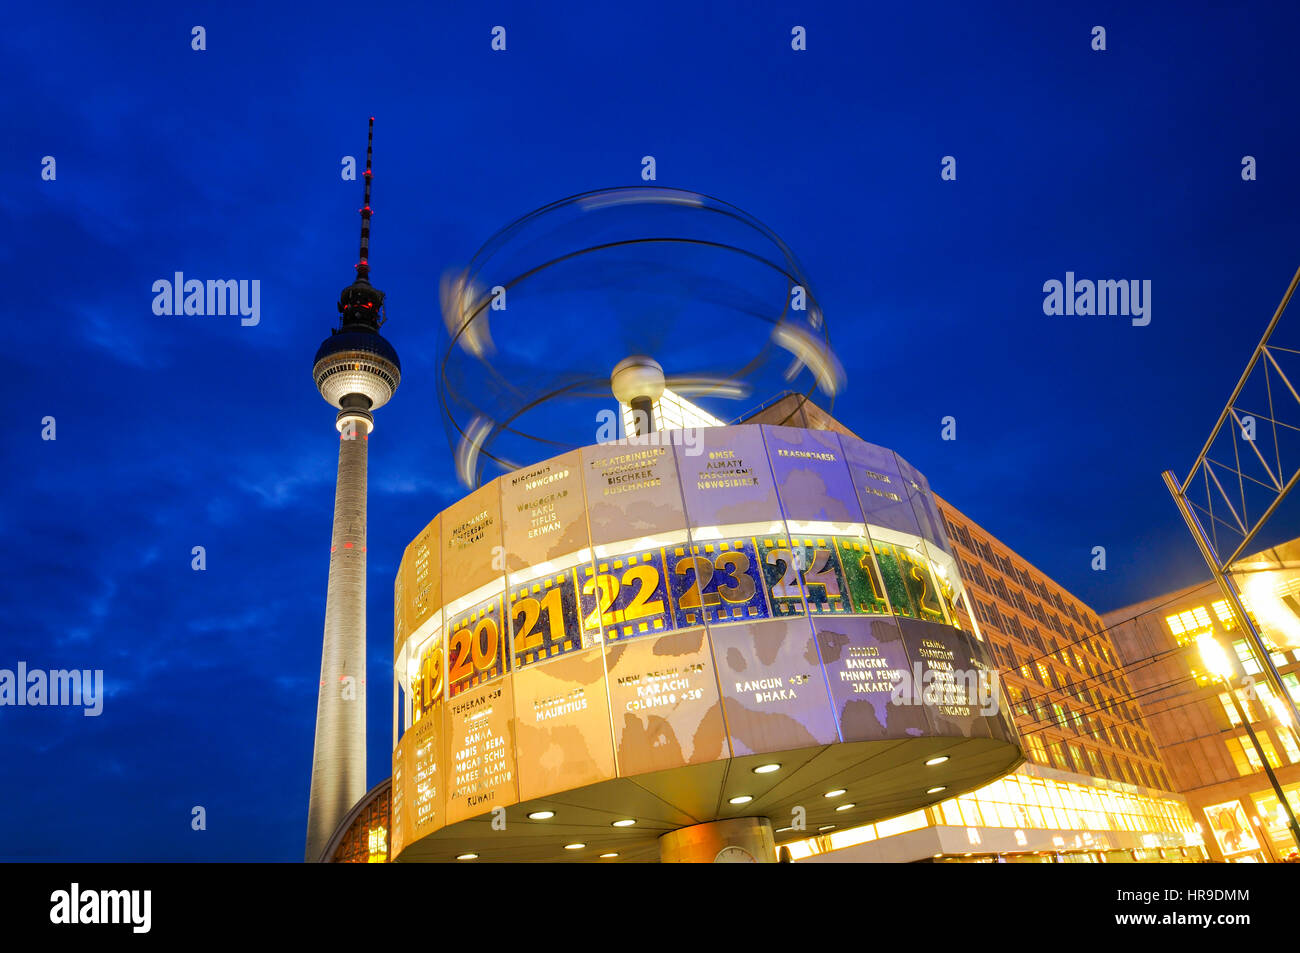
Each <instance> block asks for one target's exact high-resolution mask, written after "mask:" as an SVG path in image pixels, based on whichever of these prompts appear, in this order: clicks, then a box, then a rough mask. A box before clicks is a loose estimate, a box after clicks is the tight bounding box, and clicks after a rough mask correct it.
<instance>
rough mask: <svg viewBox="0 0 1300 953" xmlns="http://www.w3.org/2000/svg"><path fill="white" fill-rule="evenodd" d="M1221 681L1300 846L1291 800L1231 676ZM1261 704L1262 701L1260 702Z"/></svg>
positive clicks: (1299, 834) (1299, 832)
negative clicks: (1269, 761) (1246, 711)
mask: <svg viewBox="0 0 1300 953" xmlns="http://www.w3.org/2000/svg"><path fill="white" fill-rule="evenodd" d="M1223 681H1224V684H1225V685H1227V687H1228V697H1229V698H1231V699H1232V707H1233V708H1234V709H1236V711H1237V717H1238V718H1240V719H1241V723H1242V724H1243V725H1245V726H1246V734H1248V735H1250V743H1251V744H1252V745H1254V746H1255V752H1256V753H1257V754H1258V755H1259V760H1260V763H1261V764H1263V765H1264V773H1265V774H1267V775H1268V783H1269V784H1271V785H1273V793H1274V794H1276V795H1277V799H1278V800H1279V801H1281V802H1282V808H1283V809H1284V810H1285V811H1286V816H1287V820H1288V822H1289V826H1290V828H1291V836H1292V837H1293V838H1294V839H1295V845H1296V847H1300V825H1298V824H1296V820H1295V814H1294V813H1293V812H1292V810H1291V802H1290V801H1288V800H1287V799H1286V792H1285V791H1283V790H1282V785H1280V784H1278V783H1277V775H1275V774H1274V773H1273V766H1272V765H1271V764H1269V763H1268V755H1267V754H1266V753H1265V752H1264V748H1263V746H1262V745H1261V744H1260V743H1259V738H1257V737H1256V736H1255V729H1254V728H1252V727H1251V724H1250V719H1249V718H1247V717H1246V713H1245V712H1244V711H1243V710H1242V708H1241V702H1240V701H1238V700H1237V690H1236V689H1235V688H1233V687H1232V679H1231V677H1225V678H1224V679H1223ZM1261 704H1263V703H1262V702H1261ZM1264 835H1265V836H1268V831H1264Z"/></svg>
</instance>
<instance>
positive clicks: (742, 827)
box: [659, 817, 776, 864]
mask: <svg viewBox="0 0 1300 953" xmlns="http://www.w3.org/2000/svg"><path fill="white" fill-rule="evenodd" d="M659 861H660V863H664V864H712V863H750V864H774V863H776V838H775V837H774V836H773V834H772V823H771V822H770V821H769V820H768V819H767V818H766V817H733V818H728V819H727V820H725V821H710V822H709V823H707V824H692V825H691V826H690V827H682V828H679V829H678V830H675V831H671V832H669V833H667V834H665V835H663V836H662V837H660V838H659Z"/></svg>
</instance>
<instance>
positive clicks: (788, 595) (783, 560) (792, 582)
mask: <svg viewBox="0 0 1300 953" xmlns="http://www.w3.org/2000/svg"><path fill="white" fill-rule="evenodd" d="M765 562H766V563H767V564H768V565H769V566H776V565H780V566H781V581H780V582H777V583H774V584H773V585H772V595H773V596H775V597H776V598H778V599H798V598H799V597H800V596H802V595H803V591H802V590H801V589H800V588H799V571H798V570H797V569H796V568H795V563H794V555H793V554H792V553H791V552H790V550H788V549H774V550H772V551H771V552H770V553H768V554H767V559H766V560H765Z"/></svg>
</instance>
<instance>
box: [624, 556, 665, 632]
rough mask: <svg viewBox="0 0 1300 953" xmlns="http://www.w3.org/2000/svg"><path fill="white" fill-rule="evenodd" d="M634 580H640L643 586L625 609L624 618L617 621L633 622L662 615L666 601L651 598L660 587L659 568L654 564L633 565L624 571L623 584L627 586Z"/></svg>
mask: <svg viewBox="0 0 1300 953" xmlns="http://www.w3.org/2000/svg"><path fill="white" fill-rule="evenodd" d="M632 582H640V583H641V588H640V589H639V590H637V593H636V595H634V596H633V597H632V601H631V602H629V603H628V604H627V608H626V609H624V610H623V618H622V619H617V620H615V621H618V622H633V621H635V620H636V619H644V618H645V617H646V616H650V615H662V614H663V611H664V601H663V600H662V599H651V598H650V597H651V596H652V595H654V592H655V590H656V589H658V588H659V570H658V569H656V568H655V567H654V566H632V567H631V568H630V569H628V571H627V572H625V573H623V585H624V586H627V585H630V584H631V583H632Z"/></svg>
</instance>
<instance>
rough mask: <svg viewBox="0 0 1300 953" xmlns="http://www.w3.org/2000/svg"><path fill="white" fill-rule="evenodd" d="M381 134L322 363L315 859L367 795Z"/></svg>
mask: <svg viewBox="0 0 1300 953" xmlns="http://www.w3.org/2000/svg"><path fill="white" fill-rule="evenodd" d="M374 141H375V118H374V117H373V116H371V117H370V136H369V140H368V141H367V143H366V171H365V174H364V177H365V201H364V203H363V204H362V206H361V255H360V260H358V261H357V264H356V272H357V276H356V280H354V281H353V282H352V284H350V285H348V286H347V287H346V288H344V289H343V292H342V294H340V295H339V304H338V310H339V315H340V318H339V326H338V327H337V328H334V329H333V330H331V331H330V336H329V337H328V338H326V339H325V342H324V343H323V344H321V346H320V350H318V351H317V352H316V361H315V364H314V365H313V367H312V377H313V378H314V379H315V381H316V387H317V389H318V390H320V395H321V396H322V397H324V398H325V399H326V400H327V401H329V402H330V404H332V405H333V406H335V407H337V408H339V412H338V417H337V418H336V420H335V427H336V428H337V429H338V431H339V472H338V485H337V488H336V489H335V493H334V530H333V533H332V534H331V536H330V570H329V588H328V590H327V592H326V595H325V642H324V645H323V647H322V648H321V660H320V690H319V694H318V696H317V699H316V744H315V748H314V750H313V753H312V763H311V798H310V800H309V802H308V805H307V851H306V860H307V861H308V862H309V863H310V862H314V861H318V860H321V859H323V858H322V857H321V856H320V855H321V853H322V851H324V850H325V847H326V845H327V844H328V842H329V840H330V837H331V836H332V835H333V833H334V831H335V829H336V828H337V827H338V825H339V824H340V823H341V822H342V821H343V818H344V817H345V816H346V815H347V813H348V811H350V810H351V809H352V806H353V805H355V804H356V803H357V801H359V800H360V799H361V797H362V795H364V794H365V793H366V446H367V441H368V439H369V437H370V432H371V431H372V430H373V429H374V424H375V419H374V417H373V416H372V411H374V410H375V409H376V408H379V407H382V406H383V405H384V404H386V403H388V401H389V400H390V399H391V398H392V396H393V394H394V393H395V392H396V390H397V385H398V383H400V381H401V377H402V365H401V362H400V361H398V359H397V351H396V350H394V349H393V346H392V345H391V344H389V343H388V341H386V340H385V339H384V337H383V335H381V334H380V333H379V328H380V326H381V325H382V324H383V323H384V293H383V292H382V291H379V290H378V289H377V288H375V287H374V286H373V285H371V284H370V263H369V260H368V259H369V256H370V180H371V178H372V173H371V168H370V164H371V153H372V149H373V146H374Z"/></svg>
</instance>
